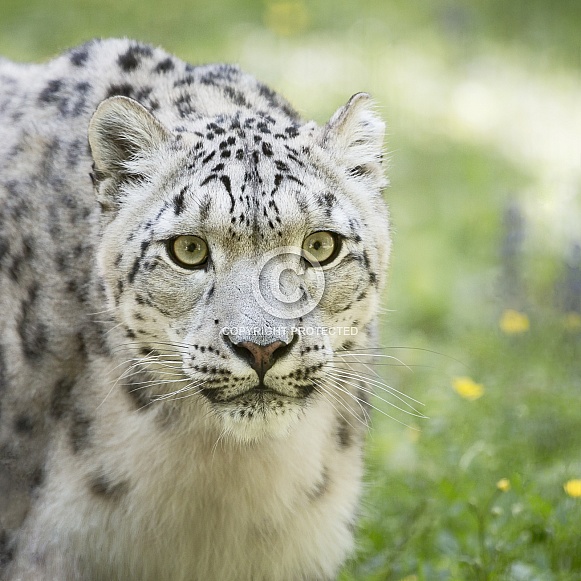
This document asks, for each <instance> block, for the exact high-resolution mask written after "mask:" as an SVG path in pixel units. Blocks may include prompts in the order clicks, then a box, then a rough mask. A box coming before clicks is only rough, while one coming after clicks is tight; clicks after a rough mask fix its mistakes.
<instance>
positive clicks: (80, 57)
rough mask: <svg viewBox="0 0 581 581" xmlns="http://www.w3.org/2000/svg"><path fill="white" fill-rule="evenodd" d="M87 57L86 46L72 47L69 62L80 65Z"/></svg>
mask: <svg viewBox="0 0 581 581" xmlns="http://www.w3.org/2000/svg"><path fill="white" fill-rule="evenodd" d="M88 58H89V51H88V49H87V47H86V46H81V47H79V48H77V49H74V50H72V51H71V53H70V59H71V63H72V64H73V65H75V66H76V67H82V66H83V65H84V64H85V63H86V62H87V59H88Z"/></svg>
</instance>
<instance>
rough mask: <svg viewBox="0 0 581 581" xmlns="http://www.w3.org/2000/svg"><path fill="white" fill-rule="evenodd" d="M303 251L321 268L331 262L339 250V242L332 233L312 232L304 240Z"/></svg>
mask: <svg viewBox="0 0 581 581" xmlns="http://www.w3.org/2000/svg"><path fill="white" fill-rule="evenodd" d="M303 250H304V251H305V252H307V254H308V255H310V256H312V257H313V258H314V259H315V260H316V261H317V262H318V263H319V264H320V265H321V266H325V264H329V263H330V262H332V261H333V260H334V259H335V258H336V257H337V254H339V250H341V241H340V239H339V237H338V236H337V234H335V233H334V232H326V231H324V230H321V231H320V232H313V233H312V234H310V235H309V236H307V237H306V238H305V241H304V242H303Z"/></svg>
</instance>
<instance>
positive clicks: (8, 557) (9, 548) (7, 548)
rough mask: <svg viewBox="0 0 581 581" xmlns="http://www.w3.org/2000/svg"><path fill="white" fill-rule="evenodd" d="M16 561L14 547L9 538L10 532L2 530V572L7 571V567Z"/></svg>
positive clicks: (0, 565) (0, 532) (0, 557)
mask: <svg viewBox="0 0 581 581" xmlns="http://www.w3.org/2000/svg"><path fill="white" fill-rule="evenodd" d="M12 559H14V546H13V543H12V542H11V539H10V538H9V536H8V532H7V531H5V530H0V571H3V570H5V567H6V566H7V565H8V563H10V561H12Z"/></svg>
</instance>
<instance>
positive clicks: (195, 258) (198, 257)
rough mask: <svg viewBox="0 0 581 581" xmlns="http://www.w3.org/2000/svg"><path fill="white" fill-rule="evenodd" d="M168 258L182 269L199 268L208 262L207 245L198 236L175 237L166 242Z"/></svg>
mask: <svg viewBox="0 0 581 581" xmlns="http://www.w3.org/2000/svg"><path fill="white" fill-rule="evenodd" d="M167 249H168V254H169V256H170V258H171V259H172V260H173V261H174V262H175V263H176V264H177V265H178V266H181V267H182V268H189V269H194V268H199V267H200V266H203V265H204V264H206V261H207V260H208V245H207V244H206V242H205V241H204V240H202V239H201V238H200V237H198V236H177V237H176V238H172V239H171V240H168V243H167Z"/></svg>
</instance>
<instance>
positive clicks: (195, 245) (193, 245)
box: [186, 242, 198, 254]
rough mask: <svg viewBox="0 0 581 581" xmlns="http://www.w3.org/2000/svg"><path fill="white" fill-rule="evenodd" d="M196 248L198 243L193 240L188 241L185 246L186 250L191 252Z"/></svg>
mask: <svg viewBox="0 0 581 581" xmlns="http://www.w3.org/2000/svg"><path fill="white" fill-rule="evenodd" d="M197 249H198V245H197V244H196V243H195V242H190V243H189V244H188V245H187V246H186V252H191V253H192V254H193V253H194V252H195V251H196V250H197Z"/></svg>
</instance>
